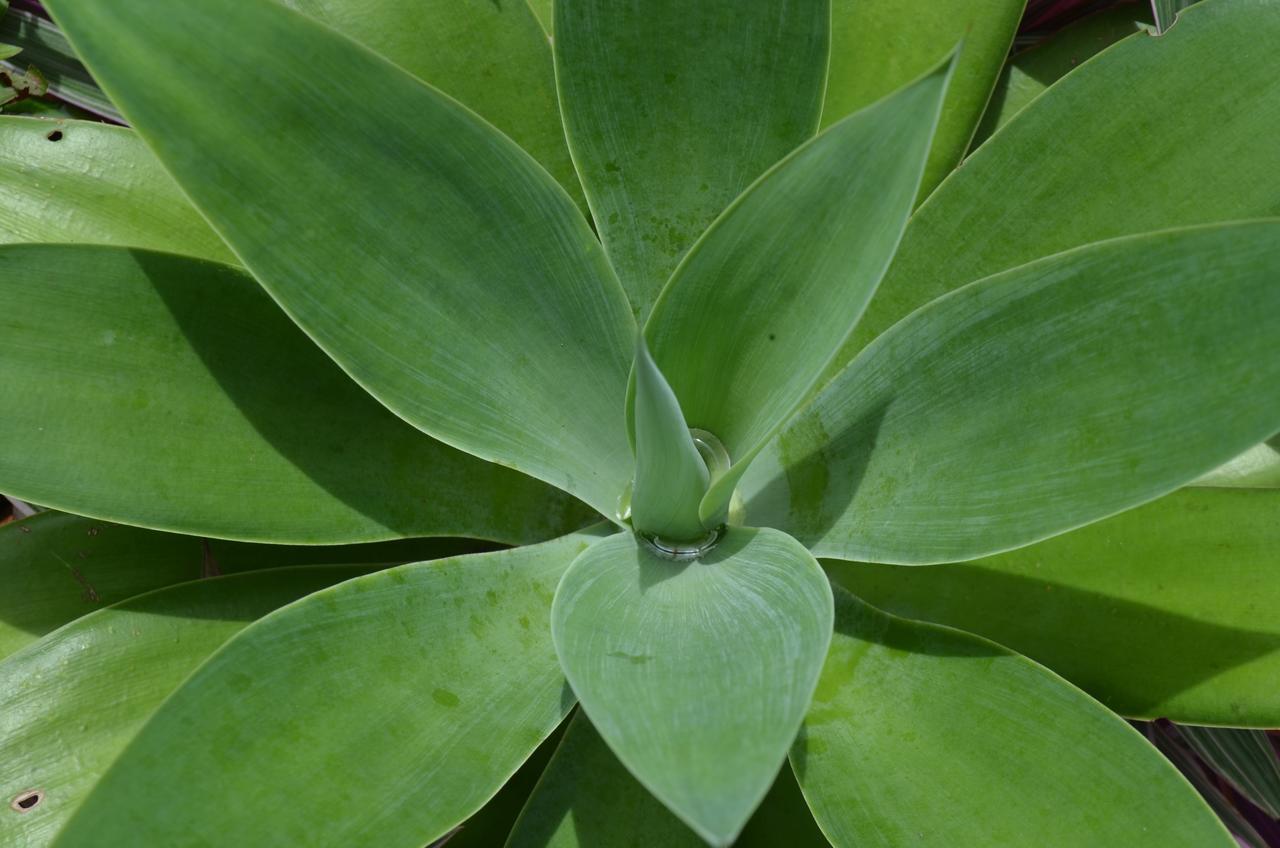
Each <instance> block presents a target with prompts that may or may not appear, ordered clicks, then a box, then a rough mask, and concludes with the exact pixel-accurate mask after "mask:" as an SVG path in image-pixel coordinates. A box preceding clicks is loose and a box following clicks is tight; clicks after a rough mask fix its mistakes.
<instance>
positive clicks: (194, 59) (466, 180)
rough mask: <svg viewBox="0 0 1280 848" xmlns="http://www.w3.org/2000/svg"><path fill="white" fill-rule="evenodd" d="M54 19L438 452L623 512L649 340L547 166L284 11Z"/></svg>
mask: <svg viewBox="0 0 1280 848" xmlns="http://www.w3.org/2000/svg"><path fill="white" fill-rule="evenodd" d="M49 6H50V8H51V10H52V11H53V13H54V14H55V16H56V17H57V18H58V20H59V21H60V22H61V23H62V25H63V27H64V29H65V30H66V31H67V32H68V33H69V34H70V35H71V38H72V40H73V42H74V43H75V45H76V47H77V49H78V50H79V52H80V54H81V55H82V56H83V57H84V58H85V61H86V62H87V63H88V65H89V66H90V68H91V69H92V70H93V71H94V73H95V75H96V76H97V78H98V79H99V81H100V82H101V83H102V84H103V86H104V88H105V89H106V90H107V91H108V92H109V93H110V94H111V95H112V97H113V99H114V100H115V102H116V103H117V104H119V105H120V107H121V108H122V109H123V111H124V112H125V114H126V115H127V117H128V118H129V120H130V122H131V123H132V124H133V125H134V126H135V127H137V129H138V132H139V133H140V134H141V135H142V136H143V137H144V138H145V139H146V140H147V142H148V143H149V144H150V145H151V146H152V148H153V149H154V150H155V151H156V154H157V155H158V157H159V158H160V160H161V161H162V162H163V163H164V165H165V166H166V167H167V168H168V169H169V171H170V172H171V173H172V174H173V175H174V177H175V178H176V179H177V181H178V183H179V184H181V185H182V187H183V189H184V190H185V191H186V192H187V194H189V195H190V196H191V198H192V200H193V202H194V203H195V205H196V206H197V208H199V209H200V210H201V212H203V213H204V214H205V216H207V217H208V219H209V220H210V222H211V223H212V224H213V226H214V228H215V229H216V230H217V231H218V232H219V233H220V234H221V235H222V236H223V238H224V239H225V240H226V242H227V243H228V244H229V245H230V246H231V247H232V248H233V249H234V250H235V251H236V254H237V255H238V256H239V257H240V258H241V259H242V260H243V261H244V264H245V265H246V266H247V267H248V268H249V269H250V270H251V272H252V273H253V275H254V276H255V277H256V278H257V279H258V281H259V282H260V283H262V284H263V286H264V287H265V288H266V289H267V291H268V292H269V293H270V294H271V295H272V297H274V298H275V299H276V300H277V301H278V302H280V303H281V305H282V306H283V307H284V308H285V309H286V310H287V311H288V312H289V314H290V316H291V317H292V318H293V319H294V320H295V321H296V322H297V323H298V324H299V325H301V326H302V327H303V329H304V330H306V331H307V333H308V334H309V335H310V336H311V337H312V338H313V339H315V340H316V341H317V342H318V343H319V344H320V346H321V347H322V348H324V349H325V351H326V352H328V353H329V354H330V355H331V356H332V357H333V358H334V359H335V360H336V361H337V362H338V363H339V364H340V365H341V366H342V367H343V369H344V370H346V371H347V372H348V373H349V374H350V375H351V376H352V377H354V378H355V379H356V381H357V382H358V383H360V384H361V385H362V386H364V387H365V388H366V389H367V390H368V391H370V393H372V394H373V395H375V396H376V397H377V398H378V399H379V400H380V401H382V403H384V404H385V405H386V406H387V407H389V408H390V409H392V410H393V411H395V412H396V413H397V414H398V415H400V416H401V417H403V418H405V419H406V420H408V421H410V422H411V423H413V424H415V425H416V426H418V427H420V428H421V429H423V430H425V431H426V432H428V433H430V434H431V435H433V436H435V437H436V438H438V439H440V440H442V441H444V442H447V443H449V444H452V445H454V446H456V447H460V448H462V449H464V450H467V451H468V452H470V453H473V454H475V455H477V456H480V457H482V458H485V459H489V460H492V461H496V462H500V463H502V464H505V465H509V466H512V467H514V468H517V469H519V470H521V471H523V472H525V473H527V474H531V475H532V476H535V477H539V478H541V479H544V480H546V481H547V482H550V483H552V484H553V485H556V486H558V487H560V488H563V489H565V490H567V491H570V492H572V493H573V494H575V495H577V496H579V497H581V498H583V499H584V500H586V501H587V502H588V503H590V504H591V505H592V506H594V507H596V508H597V509H599V510H601V511H602V512H605V513H606V514H612V512H613V510H614V509H615V507H616V502H617V498H618V495H619V493H620V492H621V490H622V488H623V486H624V485H625V484H626V482H627V481H628V480H629V479H630V476H631V456H630V449H629V446H628V444H627V439H626V435H625V432H626V428H625V426H624V424H623V405H624V398H625V395H626V383H627V373H628V368H629V366H630V358H631V350H632V347H633V342H634V332H635V330H634V325H633V322H632V318H631V314H630V310H629V309H628V307H627V303H626V298H625V296H624V295H623V293H622V290H621V289H620V288H619V287H618V284H617V282H616V280H615V279H614V276H613V273H612V271H611V270H610V268H609V265H608V262H607V261H606V259H605V257H604V253H603V250H602V249H601V247H600V244H599V242H598V241H597V240H596V238H595V236H594V235H593V233H592V232H591V228H590V227H589V226H588V225H587V223H586V221H585V220H583V218H582V216H581V215H580V214H579V212H578V210H577V209H576V208H575V207H574V204H573V202H572V201H571V200H570V199H569V197H568V196H567V195H566V194H565V193H564V192H563V190H562V189H560V187H559V186H558V185H556V183H555V182H554V180H552V178H551V177H550V176H548V175H547V173H546V172H545V171H544V170H542V169H541V168H540V167H539V166H538V165H537V163H536V162H534V161H533V160H532V159H531V158H530V157H529V156H528V155H527V154H526V153H524V152H523V151H522V150H520V149H519V148H518V147H517V146H516V145H515V144H514V143H512V142H511V141H510V140H509V139H507V138H506V137H505V136H503V135H501V134H500V133H498V132H496V131H495V130H494V129H493V128H492V127H491V126H489V125H488V124H486V123H484V122H483V121H482V120H480V119H478V118H477V117H476V116H475V115H474V114H473V113H471V112H470V111H468V110H467V109H465V108H464V107H462V106H460V105H459V104H458V103H457V102H456V101H453V100H451V99H450V98H448V97H446V96H445V95H442V94H441V93H439V92H438V91H436V90H434V89H432V88H430V87H429V86H426V85H424V84H422V83H421V82H419V81H418V80H417V79H415V78H414V77H412V76H410V75H409V74H408V73H406V72H404V71H403V70H401V69H399V68H397V67H396V66H394V65H392V64H390V63H389V62H387V61H385V60H383V59H381V58H379V57H378V56H376V55H374V54H372V53H370V52H368V51H367V50H365V49H363V48H362V47H360V46H359V45H357V44H356V43H355V42H352V41H350V40H348V39H346V38H344V37H343V36H341V35H340V34H338V33H337V32H335V31H334V30H331V29H329V28H328V27H325V26H323V25H321V24H319V23H316V22H315V21H312V20H310V19H308V18H306V17H305V16H303V15H301V14H298V13H296V12H293V11H291V10H289V9H286V8H284V7H283V6H280V5H277V4H275V3H245V2H242V0H189V2H185V3H182V4H180V5H178V6H174V5H172V4H171V3H169V2H167V0H124V2H116V3H112V4H110V6H105V5H103V4H101V3H98V2H93V0H58V1H57V2H54V3H50V4H49ZM243 56H253V57H254V60H253V61H252V62H245V61H243V60H242V58H241V57H243ZM317 79H323V80H324V84H323V85H316V84H314V83H315V80H317ZM247 91H252V92H253V96H252V97H246V96H245V92H247Z"/></svg>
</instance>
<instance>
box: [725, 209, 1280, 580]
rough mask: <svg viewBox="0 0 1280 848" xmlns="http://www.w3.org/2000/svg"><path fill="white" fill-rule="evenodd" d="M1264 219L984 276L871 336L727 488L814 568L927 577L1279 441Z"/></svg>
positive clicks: (1270, 235) (1272, 235) (1279, 229)
mask: <svg viewBox="0 0 1280 848" xmlns="http://www.w3.org/2000/svg"><path fill="white" fill-rule="evenodd" d="M1277 279H1280V221H1267V222H1254V223H1241V224H1228V225H1220V226H1213V227H1200V228H1193V229H1186V230H1174V231H1168V232H1164V233H1154V234H1150V235H1145V236H1132V237H1128V238H1122V239H1116V240H1114V241H1110V242H1103V243H1100V244H1096V245H1091V246H1089V247H1086V248H1081V249H1079V250H1074V251H1069V252H1067V253H1063V254H1059V255H1057V256H1053V257H1049V258H1048V259H1044V260H1042V261H1040V262H1035V263H1032V264H1029V265H1025V266H1023V267H1021V268H1017V269H1014V270H1012V271H1008V272H1006V273H1004V274H999V275H996V276H994V277H990V278H988V279H986V280H983V281H981V282H978V283H974V284H973V285H970V286H967V287H965V288H963V289H961V290H959V291H957V292H955V293H954V294H952V295H951V296H949V297H945V298H941V299H939V300H937V301H935V302H934V303H932V304H930V305H929V306H927V307H925V308H923V309H921V310H919V311H917V312H916V313H915V314H913V315H912V316H911V317H910V318H908V319H906V320H904V321H902V322H901V323H899V324H898V325H897V326H896V327H894V328H893V329H892V330H890V331H889V332H887V333H885V334H884V335H882V336H881V337H880V338H879V339H877V340H876V341H875V342H873V343H872V344H871V345H870V346H869V347H867V348H866V350H864V351H863V353H862V354H861V355H860V356H859V357H858V359H856V360H855V361H854V362H853V363H852V364H851V365H850V366H849V367H848V369H847V370H846V371H845V372H844V373H843V374H842V375H841V376H840V377H839V378H837V379H836V380H835V381H833V382H832V383H830V384H829V385H828V386H827V387H826V388H825V389H824V390H823V392H822V393H821V394H820V395H819V396H818V397H817V399H815V400H814V402H813V403H812V404H811V405H810V406H809V407H807V408H806V409H805V410H804V411H803V412H802V413H801V414H800V415H798V416H797V417H796V419H795V420H793V421H792V422H791V423H789V424H788V425H787V428H786V429H785V430H784V431H783V433H782V434H781V436H780V438H779V439H778V440H777V441H776V442H775V443H774V444H773V446H772V450H771V453H770V457H769V459H768V460H765V461H758V462H757V464H756V466H753V467H752V471H751V472H749V477H750V480H749V481H744V486H743V488H744V495H745V498H746V505H747V520H749V521H751V522H752V523H759V524H766V525H768V526H772V527H779V528H783V529H785V530H787V531H788V532H790V533H793V534H794V535H795V536H796V537H797V538H799V539H800V540H801V541H803V542H805V543H806V544H807V545H809V547H810V548H811V549H812V550H813V551H814V552H815V553H816V554H818V555H819V556H830V557H836V558H840V559H857V560H868V561H872V562H897V563H907V564H927V563H935V562H954V561H958V560H966V559H972V558H974V557H978V556H985V555H988V554H992V553H996V552H999V551H1003V550H1010V549H1012V548H1016V547H1018V546H1020V545H1026V544H1030V543H1031V542H1035V541H1038V540H1040V539H1044V538H1046V537H1048V536H1052V535H1054V534H1057V533H1061V532H1064V531H1066V530H1070V529H1072V528H1074V527H1079V526H1081V525H1083V524H1087V523H1089V522H1091V521H1097V520H1098V519H1101V518H1105V517H1107V516H1109V515H1113V514H1115V513H1117V512H1119V511H1121V510H1124V509H1128V508H1130V507H1134V506H1137V505H1139V504H1141V503H1144V502H1146V501H1149V500H1153V499H1154V498H1157V497H1159V496H1160V495H1163V494H1165V493H1167V492H1169V491H1172V490H1173V489H1175V488H1177V487H1178V486H1181V485H1183V484H1185V483H1188V482H1190V481H1191V480H1193V479H1195V478H1196V477H1197V476H1199V475H1200V474H1203V473H1204V472H1205V471H1207V470H1209V469H1210V468H1213V467H1214V466H1216V465H1219V464H1220V463H1222V462H1224V461H1226V460H1227V459H1230V458H1231V457H1232V456H1234V455H1235V454H1238V453H1240V452H1241V451H1243V450H1245V449H1246V448H1248V447H1249V446H1250V445H1252V444H1254V443H1256V442H1258V441H1261V440H1262V439H1263V438H1265V437H1266V436H1268V435H1270V434H1272V433H1274V432H1275V431H1276V428H1277V427H1280V397H1277V396H1276V394H1275V393H1274V392H1272V391H1270V390H1269V389H1268V388H1267V387H1268V386H1270V385H1272V383H1273V382H1274V381H1277V380H1280V359H1277V358H1276V357H1275V355H1274V347H1275V327H1276V326H1277V322H1280V286H1277V285H1276V280H1277Z"/></svg>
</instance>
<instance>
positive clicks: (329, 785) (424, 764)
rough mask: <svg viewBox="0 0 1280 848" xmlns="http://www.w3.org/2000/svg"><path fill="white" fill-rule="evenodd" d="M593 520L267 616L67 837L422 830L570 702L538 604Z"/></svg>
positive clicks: (317, 839) (364, 836)
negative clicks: (575, 529)
mask: <svg viewBox="0 0 1280 848" xmlns="http://www.w3.org/2000/svg"><path fill="white" fill-rule="evenodd" d="M593 538H594V537H593V536H591V535H590V534H575V535H572V536H566V537H564V538H562V539H558V540H556V541H553V542H548V543H545V544H541V545H536V546H532V547H525V548H517V549H514V550H511V551H502V552H498V553H492V554H477V555H474V556H466V557H458V558H455V559H448V560H442V561H439V562H435V563H417V564H411V565H405V566H399V567H397V568H393V569H390V570H388V571H382V572H378V573H377V574H372V575H369V576H367V577H361V578H357V579H355V580H349V581H347V582H346V583H343V584H342V585H341V586H337V587H335V588H333V589H329V590H326V591H322V592H318V593H316V594H313V595H311V596H309V597H308V598H306V599H304V600H303V601H301V602H299V603H296V604H293V605H291V606H289V607H287V608H285V609H283V610H280V611H278V612H276V613H274V614H273V615H270V616H268V617H266V618H264V619H262V620H260V621H258V622H257V623H255V624H254V625H252V626H251V627H249V628H247V629H245V630H244V631H243V632H241V633H240V634H239V635H238V636H236V637H235V638H234V639H233V640H231V641H230V642H228V643H227V644H226V645H225V646H224V647H223V648H222V649H221V650H220V651H218V653H216V654H215V655H214V656H213V657H211V658H210V659H209V660H208V661H207V662H206V663H205V664H204V665H202V666H201V667H200V669H199V670H198V671H197V672H196V673H195V674H194V675H193V676H192V677H190V678H189V679H188V680H187V681H186V682H185V683H184V684H183V685H182V687H181V688H180V689H178V690H177V691H176V692H175V693H174V694H173V695H172V696H171V697H170V698H169V700H168V701H166V702H165V704H164V706H163V707H161V709H160V710H159V711H158V712H157V713H156V714H155V716H153V718H152V719H151V721H149V722H148V723H147V725H146V727H145V728H144V729H143V730H142V732H141V733H140V734H139V735H138V736H137V738H136V739H135V740H134V742H133V743H132V744H131V745H130V747H129V748H128V749H127V750H126V751H125V752H124V754H123V755H122V756H121V757H120V759H119V760H117V762H116V764H115V765H114V766H113V767H112V769H111V770H110V771H109V772H108V773H107V774H106V775H105V776H104V777H103V778H102V780H101V781H100V782H99V783H98V786H97V787H96V788H95V789H94V791H93V793H91V794H90V796H89V797H88V798H87V799H86V801H85V803H84V804H83V805H82V806H81V807H80V809H79V810H78V811H77V813H76V815H75V816H74V817H73V818H72V819H71V821H70V822H69V823H68V825H67V827H66V828H65V829H64V830H63V832H62V834H61V836H60V837H59V839H58V841H57V843H56V844H57V845H59V846H62V848H66V846H75V845H85V846H99V845H103V844H108V845H109V844H122V845H123V844H154V845H168V844H174V843H180V842H182V841H187V842H197V843H218V844H240V845H252V844H255V843H257V842H260V841H261V839H262V836H263V834H271V836H272V838H273V839H278V840H279V841H281V842H287V843H291V844H296V843H306V844H309V845H317V846H335V848H336V847H337V846H344V848H345V846H350V845H385V846H393V845H405V846H410V845H425V844H428V843H430V842H431V841H432V840H433V839H436V838H437V837H439V836H442V835H443V834H445V833H447V832H448V831H449V830H451V829H452V828H453V827H454V826H455V825H457V824H458V823H460V822H461V821H463V820H464V819H466V818H467V817H468V816H470V815H471V814H472V813H474V812H475V811H476V810H478V809H479V808H480V807H481V806H482V805H483V804H484V803H485V802H486V801H488V800H489V798H490V797H492V796H493V794H494V793H495V792H497V791H498V789H499V788H500V787H501V786H502V784H503V783H504V782H505V781H506V780H507V778H508V777H510V776H511V774H512V773H513V772H515V771H516V769H517V768H518V767H519V765H520V764H521V763H522V762H523V761H524V760H525V758H526V757H528V756H529V754H530V753H531V752H532V751H533V750H534V749H535V748H536V747H537V746H538V744H539V743H540V742H541V741H542V740H543V739H544V738H545V737H546V736H547V735H548V734H550V733H551V731H552V730H553V729H554V728H555V727H556V725H558V724H559V723H560V721H561V720H562V719H563V718H564V716H565V714H566V713H567V712H568V710H569V709H570V707H572V705H573V696H572V693H570V692H569V690H568V687H567V686H566V685H565V682H564V678H563V676H562V675H561V673H560V668H559V664H558V663H557V661H556V655H555V650H554V649H553V647H552V644H551V637H550V634H549V632H548V630H547V628H546V621H547V616H548V615H549V613H550V608H551V597H552V592H553V591H554V589H555V586H556V583H557V581H558V580H559V579H560V576H561V575H562V574H563V573H564V570H565V568H566V567H567V565H568V563H569V562H570V561H572V559H573V557H574V556H575V555H576V554H577V553H578V552H579V551H581V550H582V549H584V548H585V547H586V546H587V545H588V543H589V542H590V541H591V540H592V539H593ZM193 739H199V740H200V744H198V745H193V744H192V740H193ZM178 749H180V750H182V751H183V752H184V755H183V756H182V757H174V756H173V751H174V750H178ZM245 786H252V787H253V789H254V791H253V792H249V793H247V792H245V791H244V787H245ZM371 798H376V799H378V803H377V804H370V803H368V801H369V799H371Z"/></svg>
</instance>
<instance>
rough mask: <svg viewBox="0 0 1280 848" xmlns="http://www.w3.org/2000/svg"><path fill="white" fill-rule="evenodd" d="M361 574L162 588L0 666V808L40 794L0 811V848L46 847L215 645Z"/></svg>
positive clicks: (313, 573) (290, 572)
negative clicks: (20, 809) (21, 807)
mask: <svg viewBox="0 0 1280 848" xmlns="http://www.w3.org/2000/svg"><path fill="white" fill-rule="evenodd" d="M361 571H362V569H360V568H353V567H350V566H318V567H303V568H285V569H273V570H269V571H260V572H256V573H250V574H237V575H232V576H228V577H219V578H215V579H213V580H200V581H197V582H192V583H184V584H181V585H178V586H171V587H169V588H166V589H161V590H159V591H157V592H152V593H150V594H146V595H142V596H140V597H136V598H131V599H129V600H127V601H124V602H123V603H120V604H118V605H116V606H112V607H108V608H106V609H102V610H98V611H97V612H94V613H91V614H89V615H87V616H85V617H83V618H81V619H78V620H76V621H75V622H73V623H71V624H69V625H67V626H66V627H64V628H62V629H61V630H58V631H57V632H55V633H53V634H51V635H49V636H46V637H45V638H44V639H42V640H40V641H39V642H37V643H35V644H33V645H30V646H28V647H27V648H25V649H24V650H22V651H19V652H18V653H16V654H14V655H13V656H11V657H9V658H7V659H6V660H4V661H3V662H0V749H3V750H4V757H3V759H0V799H3V800H5V801H6V806H7V802H8V801H9V800H10V799H13V798H17V797H20V796H22V794H23V793H25V792H28V791H31V790H38V791H39V792H40V793H42V799H41V800H40V801H39V802H38V803H37V804H36V805H35V806H34V807H32V808H31V809H30V810H29V811H28V812H25V813H22V814H19V815H15V814H14V811H12V810H5V813H6V815H7V818H8V821H7V822H6V825H5V834H6V836H5V845H7V846H10V848H26V846H31V848H35V846H44V845H48V844H49V843H50V842H51V841H52V839H53V836H54V834H56V833H57V831H58V828H59V827H60V826H61V825H62V824H63V823H64V822H66V821H67V819H68V818H70V816H71V814H72V813H73V812H74V811H75V809H76V807H77V806H79V804H80V802H81V801H82V800H83V799H84V798H85V796H86V795H87V794H88V793H89V791H90V790H91V789H92V788H93V786H94V784H95V783H96V782H97V780H98V779H99V778H100V777H101V776H102V774H103V773H104V772H105V771H106V770H107V768H108V767H109V766H110V765H111V763H112V762H113V761H114V760H115V758H116V757H117V756H118V755H119V754H120V752H121V751H122V750H123V749H124V747H125V745H127V744H128V742H129V740H131V739H132V738H133V737H134V736H135V734H137V732H138V730H139V729H140V728H141V727H142V725H143V723H144V722H145V721H146V720H147V718H148V716H150V715H151V714H152V713H153V712H154V711H155V709H156V708H157V707H158V706H159V705H160V702H161V701H163V700H164V699H165V697H167V696H168V695H169V693H170V692H172V691H173V690H174V689H176V688H177V687H178V685H179V684H180V683H181V682H182V680H183V679H184V678H185V677H186V676H187V675H188V674H190V673H191V672H192V671H193V670H194V669H195V668H196V667H197V666H198V665H199V664H200V663H201V662H202V661H203V660H204V659H205V658H206V657H208V656H209V654H211V653H213V651H214V650H216V649H217V648H218V646H219V645H221V644H222V643H223V642H225V641H226V640H227V639H229V638H231V636H232V635H234V634H235V633H236V632H238V631H239V630H241V629H243V628H244V627H245V626H246V625H248V624H249V623H250V622H252V621H253V620H254V619H257V618H260V617H261V616H263V615H266V614H267V613H268V612H270V611H271V610H273V609H275V608H276V607H279V606H281V605H283V604H287V603H289V602H290V601H293V600H295V599H297V598H300V597H302V596H304V595H307V594H309V593H311V592H314V591H316V590H317V589H322V588H324V587H325V586H329V585H332V584H333V583H337V582H340V581H342V580H346V579H349V578H351V577H356V576H358V575H359V574H360V573H361ZM99 844H103V843H99ZM121 844H123V843H121Z"/></svg>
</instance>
